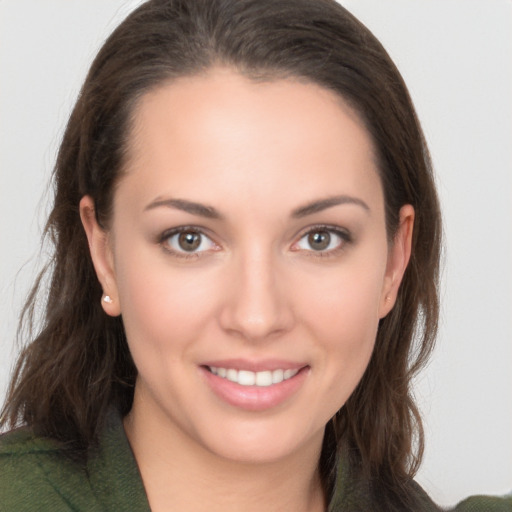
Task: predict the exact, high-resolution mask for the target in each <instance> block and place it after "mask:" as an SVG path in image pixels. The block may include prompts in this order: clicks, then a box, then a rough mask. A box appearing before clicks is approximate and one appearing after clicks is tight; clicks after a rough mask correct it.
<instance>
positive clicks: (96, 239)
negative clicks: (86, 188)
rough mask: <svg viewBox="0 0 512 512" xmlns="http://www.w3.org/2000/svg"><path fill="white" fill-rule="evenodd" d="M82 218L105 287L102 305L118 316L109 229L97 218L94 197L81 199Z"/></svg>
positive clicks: (92, 256) (111, 314) (98, 273)
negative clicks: (105, 228) (99, 222)
mask: <svg viewBox="0 0 512 512" xmlns="http://www.w3.org/2000/svg"><path fill="white" fill-rule="evenodd" d="M80 218H81V220H82V225H83V227H84V230H85V234H86V235H87V241H88V243H89V251H90V253H91V258H92V262H93V265H94V269H95V270H96V275H97V276H98V280H99V282H100V283H101V286H102V288H103V296H102V298H101V305H102V307H103V309H104V311H105V313H107V315H110V316H118V315H120V314H121V309H120V306H119V300H117V297H118V293H117V284H116V278H115V272H114V265H113V258H112V250H111V247H110V244H109V237H108V233H107V231H105V230H104V229H103V228H102V227H101V226H100V225H99V224H98V221H97V220H96V215H95V212H94V200H93V199H92V197H90V196H84V197H82V199H81V201H80Z"/></svg>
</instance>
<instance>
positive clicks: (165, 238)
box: [158, 226, 218, 259]
mask: <svg viewBox="0 0 512 512" xmlns="http://www.w3.org/2000/svg"><path fill="white" fill-rule="evenodd" d="M182 233H193V234H196V235H199V236H200V237H201V242H200V244H202V243H203V242H204V239H207V240H209V241H210V243H211V244H212V245H214V246H215V247H218V246H217V244H216V243H215V242H214V241H213V240H212V239H211V237H209V236H208V235H206V234H205V233H204V231H203V229H201V228H198V227H195V226H181V227H179V228H173V229H169V230H167V231H165V232H164V233H162V235H161V236H160V238H159V240H158V243H159V244H160V245H161V246H162V248H163V250H164V251H166V252H168V253H170V254H172V255H173V256H175V257H177V258H184V259H196V258H199V257H200V256H201V254H202V253H203V252H206V251H194V252H192V251H191V252H187V251H185V250H181V251H179V250H176V249H172V248H171V247H170V246H169V243H168V242H169V240H170V239H171V238H172V237H174V236H177V235H180V234H182Z"/></svg>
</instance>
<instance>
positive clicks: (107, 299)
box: [103, 295, 114, 304]
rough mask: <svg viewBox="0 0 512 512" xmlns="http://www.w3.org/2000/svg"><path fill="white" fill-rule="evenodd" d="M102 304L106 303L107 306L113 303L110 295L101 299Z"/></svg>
mask: <svg viewBox="0 0 512 512" xmlns="http://www.w3.org/2000/svg"><path fill="white" fill-rule="evenodd" d="M103 302H106V303H107V304H112V302H114V301H113V300H112V298H111V297H110V295H105V297H103Z"/></svg>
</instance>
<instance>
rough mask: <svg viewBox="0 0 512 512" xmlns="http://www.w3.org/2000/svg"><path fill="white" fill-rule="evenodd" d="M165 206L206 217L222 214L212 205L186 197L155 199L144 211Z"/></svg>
mask: <svg viewBox="0 0 512 512" xmlns="http://www.w3.org/2000/svg"><path fill="white" fill-rule="evenodd" d="M160 207H166V208H174V209H176V210H182V211H184V212H187V213H191V214H192V215H199V216H200V217H206V218H208V219H221V218H222V215H221V214H220V213H219V212H218V211H217V210H216V209H215V208H213V206H207V205H205V204H201V203H196V202H194V201H187V200H186V199H155V201H153V202H152V203H150V204H148V205H147V206H146V208H144V211H148V210H153V209H155V208H160Z"/></svg>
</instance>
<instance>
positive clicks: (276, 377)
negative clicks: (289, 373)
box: [272, 370, 284, 384]
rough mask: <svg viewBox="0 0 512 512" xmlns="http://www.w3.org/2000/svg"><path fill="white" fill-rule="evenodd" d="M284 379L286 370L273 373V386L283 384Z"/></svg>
mask: <svg viewBox="0 0 512 512" xmlns="http://www.w3.org/2000/svg"><path fill="white" fill-rule="evenodd" d="M283 379H284V370H274V371H273V372H272V384H279V383H280V382H283Z"/></svg>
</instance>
